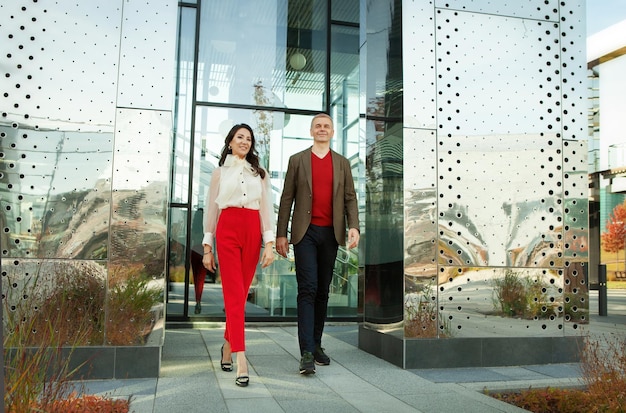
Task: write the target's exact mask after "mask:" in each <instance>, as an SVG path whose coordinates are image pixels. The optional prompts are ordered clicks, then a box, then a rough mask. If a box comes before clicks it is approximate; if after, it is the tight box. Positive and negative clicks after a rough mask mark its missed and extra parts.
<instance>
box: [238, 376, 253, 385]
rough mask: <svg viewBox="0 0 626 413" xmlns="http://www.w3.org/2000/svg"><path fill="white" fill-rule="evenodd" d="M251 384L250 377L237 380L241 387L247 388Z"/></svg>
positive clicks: (241, 377) (240, 377)
mask: <svg viewBox="0 0 626 413" xmlns="http://www.w3.org/2000/svg"><path fill="white" fill-rule="evenodd" d="M249 383H250V377H248V376H239V377H237V378H236V379H235V384H236V385H237V386H239V387H246V386H247V385H248V384H249Z"/></svg>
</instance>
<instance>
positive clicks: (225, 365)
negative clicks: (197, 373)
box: [220, 344, 233, 371]
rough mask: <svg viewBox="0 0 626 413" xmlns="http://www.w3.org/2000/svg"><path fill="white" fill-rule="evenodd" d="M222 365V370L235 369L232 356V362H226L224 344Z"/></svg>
mask: <svg viewBox="0 0 626 413" xmlns="http://www.w3.org/2000/svg"><path fill="white" fill-rule="evenodd" d="M220 366H221V367H222V371H233V360H232V358H231V360H230V363H228V362H224V345H223V344H222V358H221V359H220Z"/></svg>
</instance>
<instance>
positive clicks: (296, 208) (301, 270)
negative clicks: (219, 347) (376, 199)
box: [276, 113, 360, 374]
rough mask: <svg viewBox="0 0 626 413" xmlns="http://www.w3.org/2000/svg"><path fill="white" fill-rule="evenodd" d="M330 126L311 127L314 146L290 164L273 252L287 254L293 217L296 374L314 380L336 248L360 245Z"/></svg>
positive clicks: (325, 120) (349, 183)
mask: <svg viewBox="0 0 626 413" xmlns="http://www.w3.org/2000/svg"><path fill="white" fill-rule="evenodd" d="M334 132H335V131H334V127H333V121H332V119H331V117H330V116H328V115H327V114H325V113H320V114H318V115H316V116H315V117H314V118H313V120H312V121H311V136H312V137H313V146H312V147H310V148H308V149H306V150H304V151H302V152H299V153H297V154H295V155H293V156H291V158H289V166H288V167H287V174H286V176H285V186H284V188H283V193H282V196H281V198H280V207H279V209H278V222H277V232H276V252H278V253H279V254H280V255H282V256H283V257H286V256H287V252H288V251H289V242H288V240H287V226H288V224H289V219H290V216H291V208H292V205H293V217H291V243H292V244H293V250H294V256H295V261H296V280H297V282H298V342H299V344H300V354H301V357H302V358H301V359H300V374H314V373H315V364H318V365H322V366H323V365H328V364H330V358H329V357H328V356H327V355H326V354H325V353H324V349H323V348H322V332H323V330H324V322H325V320H326V310H327V306H328V290H329V287H330V282H331V280H332V276H333V268H334V265H335V258H336V257H337V248H338V246H339V245H344V244H345V243H346V219H347V223H348V228H349V230H348V243H347V247H348V248H354V247H356V246H357V245H358V244H359V235H360V233H359V216H358V215H359V211H358V205H357V199H356V192H355V190H354V180H353V179H352V172H351V170H350V163H349V162H348V160H347V159H346V158H345V157H343V156H341V155H339V154H338V153H337V152H335V151H333V150H331V149H330V140H331V139H332V137H333V135H334Z"/></svg>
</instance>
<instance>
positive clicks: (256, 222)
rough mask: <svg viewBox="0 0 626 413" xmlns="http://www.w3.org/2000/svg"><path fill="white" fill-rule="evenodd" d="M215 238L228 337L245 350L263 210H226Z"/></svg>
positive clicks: (236, 347)
mask: <svg viewBox="0 0 626 413" xmlns="http://www.w3.org/2000/svg"><path fill="white" fill-rule="evenodd" d="M215 239H216V249H217V259H218V261H219V264H220V271H221V276H222V294H223V295H224V309H225V311H226V331H224V339H225V340H226V341H228V342H229V343H230V348H231V350H232V352H233V353H236V352H238V351H245V349H246V341H245V332H244V323H245V310H246V302H247V301H248V291H249V290H250V284H252V279H253V278H254V273H255V272H256V268H257V265H258V263H259V253H260V252H261V219H260V217H259V211H258V210H253V209H246V208H226V209H223V210H222V212H221V213H220V217H219V220H218V222H217V228H216V230H215Z"/></svg>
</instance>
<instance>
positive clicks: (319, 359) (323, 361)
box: [313, 346, 330, 366]
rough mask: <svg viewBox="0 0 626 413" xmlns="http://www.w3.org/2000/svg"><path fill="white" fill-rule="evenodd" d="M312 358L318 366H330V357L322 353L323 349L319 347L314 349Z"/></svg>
mask: <svg viewBox="0 0 626 413" xmlns="http://www.w3.org/2000/svg"><path fill="white" fill-rule="evenodd" d="M313 358H314V359H315V364H317V365H318V366H328V365H329V364H330V357H328V356H327V355H326V353H324V349H323V348H322V347H320V346H317V347H315V352H314V353H313Z"/></svg>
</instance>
